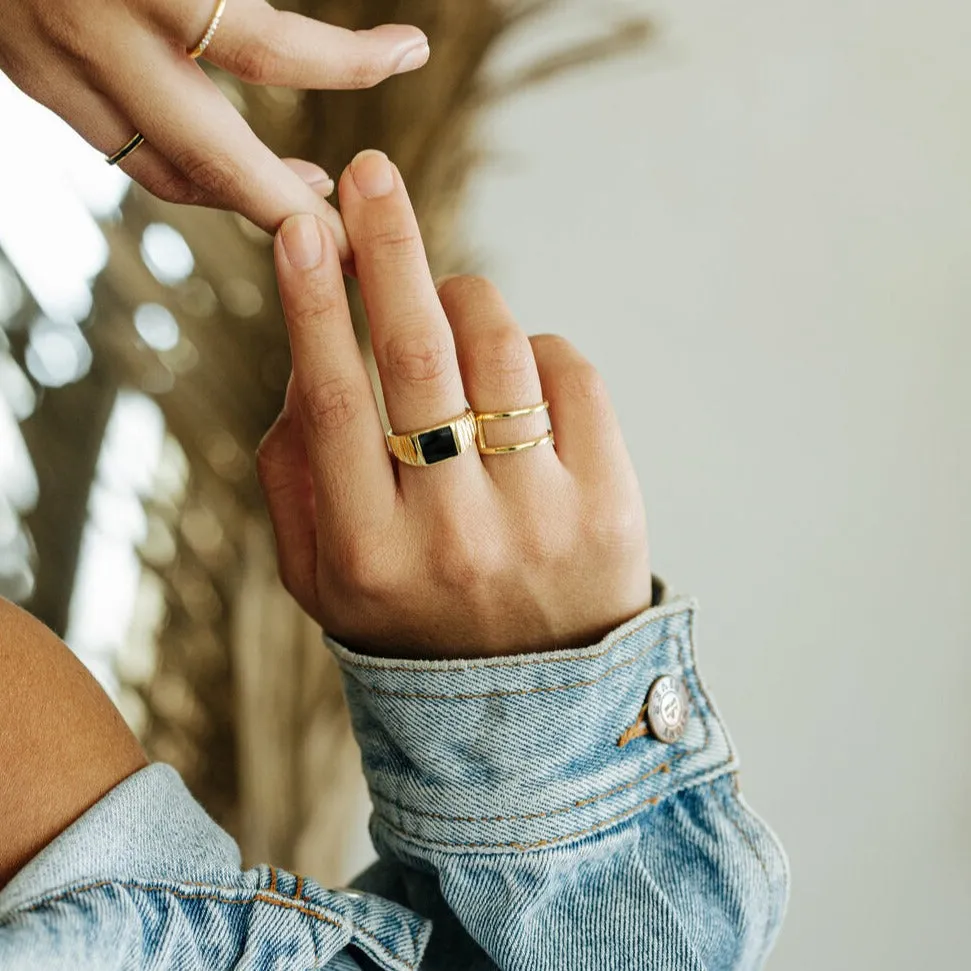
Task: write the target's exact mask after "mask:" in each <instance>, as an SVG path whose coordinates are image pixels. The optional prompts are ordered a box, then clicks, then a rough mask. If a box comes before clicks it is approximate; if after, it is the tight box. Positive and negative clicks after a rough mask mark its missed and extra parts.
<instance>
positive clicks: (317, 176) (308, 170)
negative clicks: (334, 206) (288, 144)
mask: <svg viewBox="0 0 971 971" xmlns="http://www.w3.org/2000/svg"><path fill="white" fill-rule="evenodd" d="M283 164H284V165H285V166H286V167H287V168H288V169H290V171H291V172H295V173H296V174H297V175H299V176H300V178H301V179H303V181H304V182H306V183H307V185H309V186H310V188H311V189H313V190H314V192H316V193H317V195H319V196H323V197H324V198H325V199H326V198H327V197H328V196H329V195H331V193H332V192H333V191H334V189H335V188H336V185H335V183H334V180H333V179H332V178H331V177H330V174H329V173H328V172H327V171H326V170H325V169H322V168H321V167H320V166H319V165H317V164H315V163H314V162H308V161H307V160H306V159H302V158H285V159H283Z"/></svg>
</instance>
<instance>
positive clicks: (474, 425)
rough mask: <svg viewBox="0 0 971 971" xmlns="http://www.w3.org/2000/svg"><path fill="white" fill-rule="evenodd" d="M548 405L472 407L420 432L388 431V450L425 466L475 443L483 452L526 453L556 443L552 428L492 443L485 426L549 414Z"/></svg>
mask: <svg viewBox="0 0 971 971" xmlns="http://www.w3.org/2000/svg"><path fill="white" fill-rule="evenodd" d="M549 407H550V406H549V402H548V401H543V402H541V403H540V404H538V405H530V407H528V408H514V409H512V410H511V411H485V412H474V411H472V409H471V408H470V409H467V410H466V411H463V412H462V414H461V415H458V416H457V417H455V418H452V419H451V420H449V421H445V422H442V423H441V424H439V425H432V426H430V427H428V428H421V429H419V430H418V431H414V432H405V433H404V434H401V435H399V434H396V433H395V432H393V431H388V433H387V440H388V451H389V452H390V453H391V454H392V455H393V456H394V457H395V458H396V459H398V461H399V462H403V463H404V464H405V465H413V466H418V467H422V466H428V465H437V464H438V463H439V462H445V461H447V460H448V459H454V458H457V457H458V456H459V455H461V454H462V453H463V452H467V451H468V450H469V449H470V448H471V447H472V446H473V445H475V446H476V447H477V448H478V451H479V454H480V455H511V454H512V453H514V452H526V451H528V450H529V449H531V448H536V447H537V446H539V445H554V444H555V442H554V439H553V432H552V430H549V431H547V432H546V434H544V435H540V436H538V437H537V438H530V439H528V440H527V441H525V442H514V443H513V444H510V445H490V444H489V443H488V441H487V440H486V434H485V426H486V425H487V424H488V423H489V422H493V421H507V420H508V419H510V418H526V417H528V416H529V415H536V414H539V413H540V412H543V411H545V412H546V413H547V415H549Z"/></svg>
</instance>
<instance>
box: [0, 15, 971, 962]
mask: <svg viewBox="0 0 971 971" xmlns="http://www.w3.org/2000/svg"><path fill="white" fill-rule="evenodd" d="M280 5H281V6H282V5H283V4H280ZM288 5H289V6H291V7H299V8H301V9H304V10H307V11H310V12H313V13H314V14H315V15H317V16H320V17H322V18H324V19H328V20H330V21H332V22H336V23H341V24H345V25H348V26H366V25H370V24H373V23H378V22H381V21H387V20H395V19H398V20H408V21H409V22H414V23H417V24H418V25H419V26H421V27H423V28H424V29H425V30H426V31H427V32H428V34H429V36H430V38H431V42H432V51H433V54H432V60H431V62H430V64H429V65H428V67H427V68H425V69H424V70H423V71H421V72H419V73H418V74H416V75H413V76H408V77H404V78H399V79H394V80H393V81H391V82H389V83H387V84H386V85H384V86H382V87H380V88H378V89H376V90H375V91H370V92H365V93H346V94H316V93H315V94H306V95H302V94H299V93H294V92H289V91H281V90H276V89H260V90H258V89H252V88H244V87H243V86H241V85H239V84H237V83H236V82H235V81H231V80H229V79H227V78H225V77H221V76H218V77H219V82H220V84H221V85H223V87H224V90H225V91H226V93H227V95H228V96H229V97H230V98H231V99H232V100H233V101H234V103H235V104H236V105H237V107H238V108H239V109H240V110H241V111H243V112H244V114H245V115H246V117H247V119H248V120H249V122H250V123H251V125H252V126H253V127H254V128H255V130H256V131H257V132H258V133H259V134H260V135H261V136H262V137H263V138H264V139H265V140H267V141H268V142H269V143H270V144H271V145H272V146H273V147H274V148H275V149H276V150H277V151H278V152H279V153H280V154H286V155H301V156H303V157H307V158H311V159H314V160H315V161H318V162H320V163H321V164H323V165H324V166H325V167H326V168H327V169H328V170H329V171H330V172H331V173H338V172H339V171H340V170H341V168H342V167H343V165H344V164H346V162H347V161H348V160H349V159H350V158H351V157H352V156H353V154H354V153H355V152H356V151H357V150H358V149H360V148H364V147H379V148H382V149H384V150H385V151H387V152H388V153H389V154H390V155H391V156H392V157H393V158H394V159H395V160H396V161H397V162H398V163H399V165H400V166H401V168H402V170H403V172H404V174H405V177H406V180H407V181H408V182H409V185H410V187H411V188H412V191H413V195H414V196H415V198H416V203H417V206H418V209H419V213H420V218H421V221H422V224H423V228H424V230H425V233H426V239H427V241H428V244H429V250H430V255H431V257H432V260H433V263H434V269H435V270H436V272H438V273H445V272H451V271H455V270H461V269H474V270H477V271H484V272H487V273H489V274H490V275H491V276H492V277H493V278H494V279H495V280H496V281H497V282H498V283H499V285H500V286H501V287H502V289H503V290H504V292H505V293H506V295H507V298H508V299H509V302H510V303H511V305H512V307H513V309H514V310H515V311H516V312H517V314H518V315H519V318H520V320H521V322H522V323H523V324H524V326H526V328H527V329H528V330H530V331H547V330H554V331H559V332H561V333H564V334H565V335H566V336H567V337H569V338H570V339H571V340H573V341H574V342H576V343H577V344H578V345H579V346H580V347H581V349H582V350H583V351H584V352H585V353H587V354H588V355H589V356H590V357H591V358H592V359H593V360H594V361H595V362H596V364H597V365H598V366H599V367H600V368H601V370H602V371H603V373H604V374H605V375H606V377H607V380H608V383H609V384H610V386H611V388H612V389H613V393H614V397H615V401H616V403H617V406H618V409H619V411H620V413H621V417H622V420H623V422H624V425H625V428H626V431H627V435H628V440H629V443H630V447H631V450H632V452H633V455H634V459H635V462H636V464H637V467H638V470H639V473H640V475H641V480H642V483H643V485H644V488H645V492H646V495H647V500H648V511H649V515H650V520H651V524H652V532H653V553H654V561H655V566H656V568H657V570H658V571H659V572H660V573H661V574H662V575H663V576H665V578H666V579H667V580H668V581H669V583H670V584H672V585H673V587H674V588H675V589H677V590H680V591H684V592H689V593H692V594H695V595H697V596H698V597H699V598H700V599H701V603H702V623H701V628H700V656H701V664H702V671H703V674H704V675H705V676H706V679H707V682H708V684H709V685H710V686H711V687H712V690H713V692H714V693H715V695H716V696H717V698H718V699H719V702H720V705H721V708H722V710H723V713H724V714H725V716H726V718H727V721H728V724H729V726H730V728H731V730H732V733H733V736H734V740H735V742H736V743H737V746H738V748H739V749H740V751H741V753H742V759H743V763H744V765H745V772H744V774H743V781H744V786H745V791H746V793H747V796H748V798H749V800H750V801H751V802H752V803H753V805H754V806H755V808H756V809H758V810H759V811H760V812H761V813H763V814H764V815H765V816H766V817H767V819H768V820H769V821H770V823H771V824H772V825H773V826H774V828H776V830H777V831H778V832H779V834H780V835H781V837H782V839H783V841H784V843H785V845H786V847H787V849H788V851H789V854H790V857H791V862H792V870H793V893H792V901H791V905H790V911H789V915H788V918H787V921H786V924H785V926H784V929H783V933H782V936H781V938H780V941H779V945H778V947H777V949H776V952H775V954H774V955H773V957H772V958H771V959H770V963H769V967H770V968H772V969H775V971H796V969H800V971H801V969H807V971H808V969H810V968H811V969H814V971H815V969H817V968H819V967H835V968H844V967H845V968H877V967H879V968H887V969H897V968H899V969H904V968H911V967H915V966H918V965H921V966H923V965H935V964H942V965H944V964H952V963H954V961H955V959H956V958H957V957H958V956H959V955H960V954H961V953H963V952H964V950H965V948H966V943H967V933H966V930H965V928H964V926H963V924H964V920H965V916H966V914H967V913H968V912H969V909H971V835H969V833H971V808H969V807H971V773H969V772H968V769H967V764H968V747H969V743H971V717H969V714H968V711H969V706H968V704H967V701H966V698H967V694H968V691H969V690H971V608H969V606H968V604H967V601H966V597H967V590H968V588H969V586H971V567H969V555H968V550H969V548H971V513H969V501H968V500H969V495H971V445H969V439H971V435H969V432H971V429H969V415H971V381H969V379H968V367H969V361H971V331H969V323H971V273H969V272H968V269H967V265H966V264H967V260H968V256H969V253H968V247H969V243H968V241H969V239H971V181H969V178H968V172H969V171H971V122H969V120H968V119H969V116H971V111H969V109H971V59H969V58H968V56H967V47H968V41H969V39H971V8H968V7H967V6H966V5H963V4H959V3H957V0H927V2H925V3H923V4H921V5H920V8H919V11H918V10H917V8H916V7H914V5H913V4H909V3H905V2H903V0H883V2H882V3H880V4H875V3H871V2H869V0H839V2H837V0H815V2H813V3H809V2H808V0H743V2H741V3H737V4H732V5H725V4H723V3H717V2H715V0H681V2H680V3H678V4H669V5H666V4H665V3H663V2H652V3H642V2H637V0H630V2H623V3H612V2H611V3H605V2H602V0H596V2H595V0H563V2H559V3H557V2H545V0H535V2H530V0H521V2H511V0H480V2H478V3H475V4H454V3H452V4H448V3H446V2H445V0H411V2H409V3H408V4H398V3H393V2H382V0H373V2H369V3H366V4H360V3H351V2H337V0H335V2H316V3H311V2H301V3H291V4H288ZM0 119H3V126H4V132H5V134H4V136H3V139H2V141H0V327H2V329H0V594H2V595H5V596H7V597H10V598H12V599H14V600H17V601H19V602H22V603H24V604H25V606H27V608H28V609H30V610H32V611H33V612H34V613H35V614H36V615H37V616H38V617H40V618H41V619H42V620H44V621H45V622H46V623H48V624H50V625H51V626H52V627H53V628H54V629H55V630H57V631H58V632H59V633H61V634H62V635H65V636H66V638H67V640H68V642H69V644H70V645H71V646H72V647H73V648H74V650H75V651H77V652H78V654H79V655H80V656H81V658H82V659H83V660H84V661H85V663H87V664H88V666H89V667H90V668H91V669H92V671H94V673H95V674H96V675H97V676H98V677H99V679H100V680H101V681H102V683H103V684H105V686H106V687H107V688H108V690H109V691H110V692H111V694H112V696H113V697H114V698H115V699H116V701H117V702H118V703H119V705H120V706H121V708H122V710H123V712H124V713H125V716H126V718H128V720H129V722H130V723H131V724H132V725H133V727H134V728H135V729H136V731H138V733H139V734H140V736H141V737H142V738H143V740H144V741H145V744H146V746H147V747H148V749H149V751H150V752H151V754H152V755H153V756H154V757H156V758H160V759H165V760H167V761H170V762H172V763H173V764H175V765H176V766H177V767H178V768H179V769H180V770H181V771H182V772H183V774H184V775H185V776H186V778H187V780H188V781H189V783H190V785H191V787H192V788H193V790H194V792H195V793H196V794H197V795H198V796H199V798H200V799H202V801H203V802H204V803H205V804H206V805H207V807H208V808H209V809H210V811H211V812H212V813H213V814H214V815H215V816H216V817H217V818H218V819H219V820H220V821H221V822H222V823H223V824H224V825H226V826H227V827H229V828H230V830H231V831H232V832H233V833H234V835H236V836H237V838H238V839H239V840H240V842H241V844H242V846H243V849H244V853H245V855H246V856H247V858H248V859H249V860H251V861H253V860H257V859H272V860H273V861H274V862H276V863H279V864H282V865H289V866H291V867H293V868H295V869H298V870H301V871H303V872H308V873H312V874H313V875H315V876H317V877H318V878H320V879H321V880H323V881H324V882H325V883H327V882H329V883H341V882H343V881H344V880H346V879H347V878H348V876H349V875H350V874H351V872H352V871H354V870H355V869H356V868H358V867H359V866H360V865H361V864H362V863H363V862H366V861H367V860H368V859H369V856H370V853H371V850H370V846H369V843H368V839H367V834H366V817H367V797H366V794H365V793H364V790H363V786H362V783H361V779H360V773H359V770H358V767H357V754H356V752H355V751H354V748H353V742H352V740H351V738H350V735H349V732H348V728H347V723H346V718H345V715H344V712H343V706H342V702H341V697H340V689H339V685H338V683H337V680H336V677H335V672H334V670H333V668H332V667H331V664H330V662H329V660H328V658H327V657H326V655H325V653H324V652H323V651H322V650H321V648H320V644H319V633H318V632H317V631H316V630H314V629H313V627H312V625H310V624H308V623H307V622H306V621H305V620H303V619H302V618H301V616H300V615H299V612H298V611H297V610H296V608H295V607H293V606H292V605H291V604H290V602H289V600H288V598H287V597H286V595H285V594H284V593H283V592H282V591H281V590H280V588H279V585H278V583H277V581H276V579H275V565H274V558H273V554H272V548H271V544H270V539H269V534H268V531H267V526H266V523H265V520H264V516H263V512H262V505H261V502H260V499H259V496H258V493H257V489H256V483H255V477H254V472H253V464H252V456H253V451H254V449H255V446H256V444H257V442H258V441H259V438H260V437H261V435H262V434H263V432H264V431H265V430H266V428H267V427H268V426H269V424H270V423H271V421H272V419H273V417H274V415H275V413H276V411H277V409H278V408H279V405H280V402H281V398H282V394H283V390H284V387H285V383H286V379H287V375H288V371H289V357H288V352H287V348H286V339H285V333H284V330H283V327H282V324H281V321H280V315H279V308H278V304H277V298H276V291H275V285H274V282H273V278H272V268H271V262H270V248H269V240H268V238H267V237H265V236H263V234H261V233H259V232H258V231H255V230H253V229H252V228H251V227H249V226H247V225H246V224H244V223H243V222H241V221H240V220H238V219H237V218H235V217H233V216H230V215H228V214H225V213H211V212H199V211H195V210H187V209H181V208H176V207H172V206H168V205H165V204H163V203H159V202H157V201H155V200H153V199H151V198H150V197H148V196H147V195H146V194H145V193H144V192H142V191H141V190H140V189H138V187H137V186H132V185H130V184H129V183H128V182H127V181H126V179H125V178H124V176H123V175H121V174H120V173H118V172H117V171H114V170H112V169H109V168H108V167H107V166H105V165H104V163H103V161H102V160H101V157H100V156H99V155H98V154H97V153H96V152H94V151H93V150H92V149H90V148H88V147H87V146H85V145H84V144H83V143H82V142H80V141H79V140H78V139H77V137H76V136H74V135H73V133H71V132H70V131H69V130H68V129H66V128H65V127H64V126H63V125H62V124H61V123H60V122H59V121H58V120H57V119H55V118H54V117H53V116H52V115H50V114H49V113H47V112H46V111H44V110H43V109H40V108H39V107H37V106H36V105H33V104H32V103H30V102H28V101H27V100H26V99H25V98H24V97H23V96H22V95H20V94H19V92H17V91H16V89H14V88H13V86H12V85H11V84H10V83H9V82H7V81H6V80H5V79H3V77H2V75H0ZM27 138H30V139H36V140H37V141H38V142H39V143H40V144H43V145H44V146H45V148H47V149H48V150H47V151H45V152H43V153H42V158H41V159H40V160H39V161H38V160H37V159H35V158H32V159H31V160H30V161H29V163H28V162H27V161H26V160H25V159H24V157H23V155H22V153H21V151H20V147H21V146H22V144H23V143H24V140H25V139H27ZM564 281H569V285H564ZM361 333H362V340H364V332H363V329H362V330H361ZM280 791H286V792H287V793H288V799H287V800H280V799H279V798H278V797H277V795H276V794H277V793H279V792H280ZM281 802H283V803H284V805H280V803H281Z"/></svg>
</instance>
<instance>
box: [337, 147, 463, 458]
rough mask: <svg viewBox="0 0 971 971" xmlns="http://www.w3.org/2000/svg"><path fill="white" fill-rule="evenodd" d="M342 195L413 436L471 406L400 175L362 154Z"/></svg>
mask: <svg viewBox="0 0 971 971" xmlns="http://www.w3.org/2000/svg"><path fill="white" fill-rule="evenodd" d="M340 198H341V213H342V215H343V216H344V223H345V226H346V227H347V233H348V237H349V238H350V241H351V248H352V250H353V252H354V258H355V264H356V267H357V274H358V279H359V280H360V284H361V296H362V297H363V299H364V306H365V309H366V311H367V317H368V322H369V325H370V328H371V341H372V345H373V347H374V357H375V361H376V363H377V366H378V372H379V374H380V377H381V384H382V387H383V388H384V397H385V405H386V407H387V411H388V418H389V420H390V422H391V427H392V428H393V429H394V431H395V432H396V433H398V434H407V433H409V432H412V431H415V430H417V429H422V428H428V427H430V426H432V425H436V424H439V423H443V422H446V421H449V420H450V419H452V418H454V417H455V416H456V415H459V414H461V413H462V412H463V411H464V410H465V407H466V401H465V391H464V389H463V387H462V376H461V373H460V371H459V366H458V360H457V359H456V355H455V344H454V342H453V339H452V330H451V327H450V326H449V323H448V319H447V318H446V316H445V311H444V310H443V309H442V305H441V302H440V301H439V299H438V294H437V293H436V291H435V284H434V282H433V280H432V275H431V272H430V271H429V269H428V261H427V259H426V257H425V249H424V246H423V245H422V241H421V234H420V233H419V230H418V222H417V220H416V219H415V214H414V211H413V209H412V207H411V203H410V201H409V199H408V194H407V192H406V191H405V187H404V184H403V183H402V180H401V175H400V173H399V172H398V170H397V169H396V168H395V166H393V165H392V164H391V163H390V162H389V161H388V159H387V157H386V156H384V155H383V154H382V153H380V152H362V153H361V154H360V155H358V156H357V158H355V159H354V161H353V162H351V164H350V166H349V167H348V170H347V171H346V172H345V173H344V176H343V178H342V179H341V183H340ZM456 461H461V462H462V463H463V464H466V465H468V464H471V463H468V462H466V457H464V456H463V457H461V458H460V459H458V460H456ZM449 464H450V465H451V464H452V463H449Z"/></svg>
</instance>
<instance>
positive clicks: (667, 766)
mask: <svg viewBox="0 0 971 971" xmlns="http://www.w3.org/2000/svg"><path fill="white" fill-rule="evenodd" d="M672 639H673V638H670V637H669V638H665V639H664V640H663V641H661V642H659V643H662V644H663V643H667V641H670V640H672ZM686 644H690V645H691V649H692V654H693V652H694V630H693V627H692V628H691V629H689V633H688V637H687V638H683V637H682V638H679V643H678V661H679V663H680V666H681V670H682V671H683V672H684V673H685V675H687V674H688V672H689V670H693V668H691V669H689V668H688V666H687V665H686V664H685V647H686ZM654 646H658V645H654ZM645 653H648V652H647V651H644V652H641V654H640V655H638V657H637V658H635V659H634V660H639V659H640V658H641V657H643V655H644V654H645ZM616 669H617V668H616V666H615V667H614V668H612V669H611V670H612V671H613V670H616ZM608 673H610V672H605V673H604V677H606V675H607V674H608ZM601 680H603V678H601ZM685 681H686V683H687V688H688V691H689V693H690V695H691V701H692V707H693V708H694V710H695V711H696V712H697V713H698V717H699V718H700V719H701V724H702V727H703V728H704V731H705V737H704V740H703V741H702V742H701V744H700V745H698V747H697V748H693V749H688V750H686V751H684V752H679V753H678V754H677V755H676V756H674V757H673V758H671V759H669V760H668V761H667V762H665V763H662V766H660V767H658V769H657V770H655V771H652V772H649V773H647V774H646V775H644V776H642V777H641V778H639V779H635V780H633V782H631V783H630V784H625V785H623V786H620V787H616V786H615V787H614V788H613V789H611V790H608V791H607V792H604V793H600V794H598V795H595V796H591V797H587V799H586V800H584V801H581V802H577V803H574V804H573V805H571V806H565V807H561V808H560V809H555V810H550V811H549V812H546V813H536V814H533V815H532V816H530V817H523V816H511V817H507V818H506V820H503V819H496V820H489V819H478V820H468V819H462V818H461V817H443V818H442V821H443V822H493V821H494V822H504V821H507V820H508V821H512V820H515V819H524V818H535V819H542V818H547V817H549V816H552V815H561V814H564V813H569V812H574V811H576V810H577V809H582V808H585V807H586V806H587V805H589V804H591V803H593V802H597V801H599V800H601V799H606V798H609V797H610V796H611V795H616V794H617V793H618V792H622V791H624V790H625V789H630V788H633V787H634V786H636V785H638V784H639V783H640V782H642V781H644V779H646V778H650V777H651V776H652V775H654V774H656V773H657V771H667V772H670V771H671V766H673V765H674V764H675V763H676V762H679V761H681V760H682V759H685V758H687V757H688V756H691V755H697V754H698V753H699V752H702V751H704V750H705V749H706V748H707V747H708V745H709V743H710V742H711V727H710V726H709V724H708V718H709V717H711V718H715V717H716V716H715V713H714V708H713V707H712V706H711V702H710V699H708V697H707V695H706V694H704V690H703V689H702V687H701V680H700V678H699V679H698V686H697V688H698V691H699V692H700V693H701V694H702V697H703V698H704V700H705V701H706V702H707V705H706V706H705V708H702V705H701V704H700V699H699V698H698V695H697V693H696V691H695V686H694V685H693V684H692V679H690V678H688V677H685ZM703 712H706V713H707V717H706V714H703ZM734 759H735V753H734V752H733V751H732V748H731V746H730V745H729V748H728V758H726V759H725V760H724V761H723V762H721V763H720V764H719V765H716V766H712V767H711V768H708V769H704V770H702V772H701V773H699V775H706V774H708V775H710V774H711V773H715V772H720V771H721V770H723V769H724V768H725V767H726V766H728V765H730V764H731V763H732V762H733V761H734ZM682 783H683V785H684V786H685V787H688V786H690V785H692V781H691V777H688V778H687V779H685V780H682ZM378 796H379V798H383V797H381V796H380V794H378ZM661 798H662V797H661V796H652V797H651V798H650V799H646V800H644V801H642V802H640V803H637V804H636V805H634V806H632V807H630V808H628V809H626V810H624V811H623V812H621V813H618V814H617V815H615V816H612V817H609V818H608V819H605V820H601V821H600V822H598V823H595V824H594V825H593V826H590V827H587V828H586V829H582V830H578V831H577V832H574V833H567V834H565V835H563V836H556V837H552V838H550V839H546V840H537V841H535V842H533V843H515V842H513V843H446V842H444V841H441V840H430V839H427V838H426V837H420V836H417V835H413V834H409V833H406V832H405V831H404V830H401V829H399V828H398V827H397V826H395V825H393V824H392V823H391V822H389V821H388V820H386V819H385V818H384V817H383V816H381V814H380V813H378V814H377V815H378V818H379V819H380V820H381V823H382V825H384V826H387V828H388V829H389V830H390V831H391V832H392V833H395V834H396V835H397V836H399V837H400V838H402V839H405V840H407V841H419V842H422V843H425V844H428V845H431V846H438V847H443V848H445V849H449V848H452V849H470V850H474V849H513V850H517V851H520V852H523V851H527V850H531V849H541V848H543V847H545V846H550V845H553V844H556V843H562V842H566V841H568V840H572V839H578V838H579V837H582V836H588V835H590V834H591V833H594V832H597V831H598V830H600V829H603V828H605V827H607V826H610V825H613V824H614V823H617V822H620V821H621V820H622V819H625V818H627V817H628V816H631V815H632V814H634V813H636V812H637V811H638V810H640V809H644V808H646V807H647V806H654V805H657V803H658V802H660V800H661ZM387 801H388V802H391V800H387ZM392 804H393V805H396V806H397V808H399V809H401V810H403V811H404V812H408V813H412V814H414V815H416V816H426V817H431V818H436V817H435V816H434V815H433V814H430V813H426V812H425V811H424V810H413V809H409V808H408V807H407V806H403V805H400V804H397V803H392Z"/></svg>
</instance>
